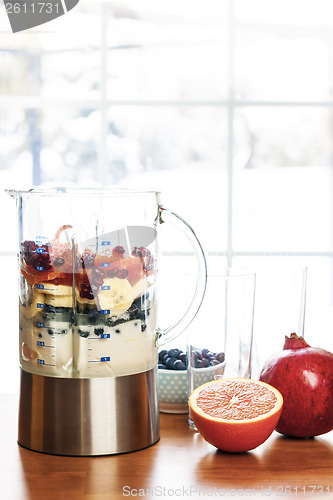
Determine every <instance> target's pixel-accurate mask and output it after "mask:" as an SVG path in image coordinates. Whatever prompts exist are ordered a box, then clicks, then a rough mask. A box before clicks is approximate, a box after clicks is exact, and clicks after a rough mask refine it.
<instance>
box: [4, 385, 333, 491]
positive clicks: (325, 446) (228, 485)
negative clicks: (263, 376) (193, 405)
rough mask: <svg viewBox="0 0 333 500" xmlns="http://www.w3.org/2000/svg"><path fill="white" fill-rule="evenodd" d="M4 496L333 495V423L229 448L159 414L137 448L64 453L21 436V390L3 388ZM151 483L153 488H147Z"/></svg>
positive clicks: (183, 422) (180, 420) (177, 417)
mask: <svg viewBox="0 0 333 500" xmlns="http://www.w3.org/2000/svg"><path fill="white" fill-rule="evenodd" d="M0 398H1V399H0V402H1V412H0V419H1V461H0V471H1V472H0V473H1V481H0V498H1V500H12V499H18V500H25V499H38V500H39V499H47V500H53V499H57V500H59V499H65V498H68V499H71V500H72V499H73V500H77V499H82V500H95V499H96V500H102V499H103V500H104V499H105V500H106V499H108V500H109V499H124V498H142V497H143V498H166V499H168V498H192V499H193V498H223V497H243V498H247V497H251V498H263V497H269V498H282V499H283V498H288V497H295V498H323V499H325V498H333V431H332V432H330V433H328V434H326V435H324V436H321V437H318V438H315V439H305V440H303V439H290V438H285V437H283V436H281V435H279V434H278V433H276V432H274V433H273V435H272V436H271V437H270V438H269V439H268V440H267V441H266V442H265V443H264V444H263V445H261V446H260V447H258V448H257V449H256V450H254V451H252V452H248V453H243V454H228V453H223V452H221V451H218V450H216V449H215V448H214V447H213V446H211V445H210V444H208V443H206V442H205V441H204V440H203V439H202V437H201V436H200V435H199V434H198V433H196V432H194V431H193V430H191V429H190V428H189V427H188V424H187V415H169V414H161V439H160V441H159V442H158V443H157V444H155V445H154V446H152V447H150V448H147V449H145V450H141V451H138V452H134V453H128V454H123V455H113V456H104V457H62V456H52V455H46V454H41V453H36V452H33V451H30V450H27V449H24V448H22V447H20V446H19V445H18V444H17V442H16V439H17V405H18V401H17V397H16V396H14V395H13V396H12V395H1V396H0ZM147 490H148V491H147Z"/></svg>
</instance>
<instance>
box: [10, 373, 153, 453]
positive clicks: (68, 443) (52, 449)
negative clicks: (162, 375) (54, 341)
mask: <svg viewBox="0 0 333 500" xmlns="http://www.w3.org/2000/svg"><path fill="white" fill-rule="evenodd" d="M156 384H157V369H152V370H149V371H147V372H143V373H138V374H135V375H127V376H123V377H116V378H111V377H110V378H90V379H79V378H55V377H44V376H41V375H33V374H31V373H28V372H25V371H24V370H22V369H21V394H20V408H19V430H18V442H19V444H21V445H22V446H24V447H26V448H30V449H31V450H35V451H41V452H44V453H51V454H59V455H109V454H115V453H124V452H129V451H135V450H140V449H142V448H146V447H147V446H150V445H152V444H154V443H156V441H158V439H159V413H158V400H157V389H156Z"/></svg>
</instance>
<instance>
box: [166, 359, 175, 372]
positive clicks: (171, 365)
mask: <svg viewBox="0 0 333 500" xmlns="http://www.w3.org/2000/svg"><path fill="white" fill-rule="evenodd" d="M175 361H176V358H168V359H167V360H166V362H165V366H166V367H167V368H168V370H172V369H173V364H174V362H175Z"/></svg>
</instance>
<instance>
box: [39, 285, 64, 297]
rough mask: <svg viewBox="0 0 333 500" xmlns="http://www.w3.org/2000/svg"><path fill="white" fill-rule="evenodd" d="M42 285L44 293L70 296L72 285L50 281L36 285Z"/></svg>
mask: <svg viewBox="0 0 333 500" xmlns="http://www.w3.org/2000/svg"><path fill="white" fill-rule="evenodd" d="M37 286H39V287H43V288H42V290H43V293H45V295H62V296H63V295H70V296H72V287H71V286H69V285H53V284H52V283H40V284H39V285H37Z"/></svg>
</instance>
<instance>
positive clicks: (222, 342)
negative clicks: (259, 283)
mask: <svg viewBox="0 0 333 500" xmlns="http://www.w3.org/2000/svg"><path fill="white" fill-rule="evenodd" d="M192 279H194V276H193V277H192ZM255 282H256V277H255V274H254V273H251V272H248V271H244V270H240V269H227V270H225V272H223V273H221V274H210V273H209V274H208V279H207V291H206V294H205V297H204V300H203V303H202V307H201V308H200V310H199V312H198V314H197V316H196V318H195V319H194V321H193V322H192V323H191V325H190V326H189V327H188V329H187V333H188V335H187V338H188V346H187V353H188V393H189V394H191V393H192V392H193V390H194V389H196V388H197V387H199V386H200V385H202V384H204V383H206V382H209V381H210V380H214V379H215V378H220V377H242V378H250V377H251V371H252V346H253V315H254V302H255ZM189 424H190V426H191V427H194V424H193V422H192V419H191V415H189Z"/></svg>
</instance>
